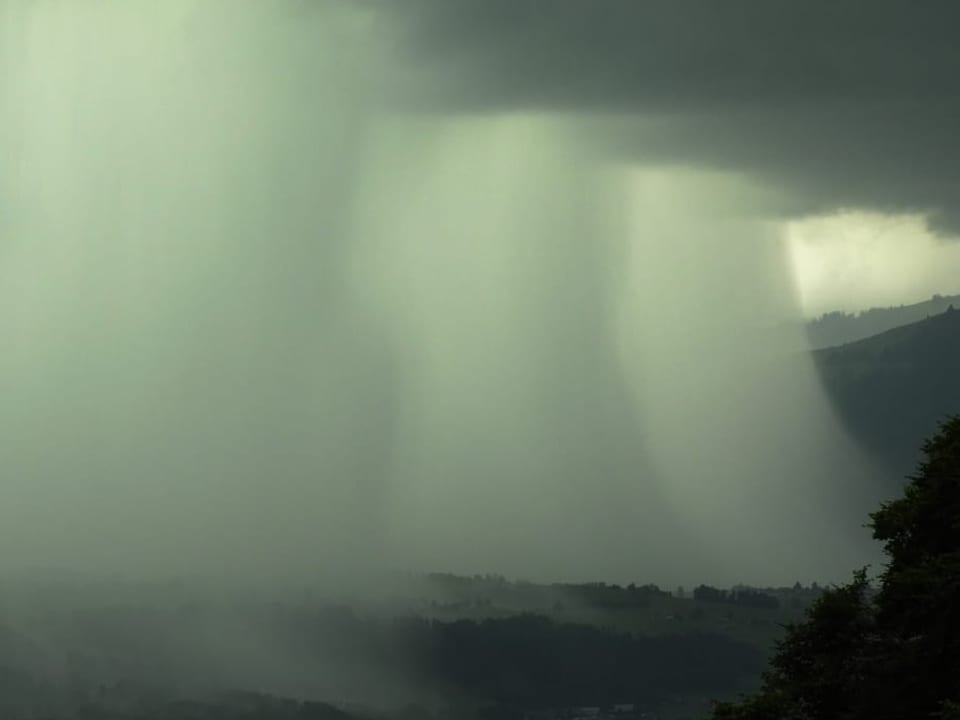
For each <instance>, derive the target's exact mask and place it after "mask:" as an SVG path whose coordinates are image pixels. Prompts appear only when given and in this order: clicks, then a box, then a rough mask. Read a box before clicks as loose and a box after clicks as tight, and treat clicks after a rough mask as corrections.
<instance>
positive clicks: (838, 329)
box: [806, 295, 960, 349]
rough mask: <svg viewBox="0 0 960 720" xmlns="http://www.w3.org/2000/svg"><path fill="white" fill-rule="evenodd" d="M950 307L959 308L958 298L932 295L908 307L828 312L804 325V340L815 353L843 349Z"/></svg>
mask: <svg viewBox="0 0 960 720" xmlns="http://www.w3.org/2000/svg"><path fill="white" fill-rule="evenodd" d="M951 305H952V306H954V307H956V308H960V295H933V296H932V297H931V298H930V299H929V300H923V301H922V302H918V303H913V304H911V305H898V306H895V307H893V306H892V307H874V308H870V309H868V310H861V311H860V312H859V313H846V312H843V311H839V310H838V311H834V312H828V313H824V314H823V315H820V316H819V317H817V318H815V319H813V320H810V321H809V322H808V323H807V324H806V332H807V338H808V340H809V342H810V346H811V347H813V348H817V349H819V348H827V347H833V346H835V345H843V344H846V343H850V342H855V341H857V340H863V339H865V338H869V337H872V336H874V335H879V334H880V333H883V332H886V331H887V330H892V329H893V328H896V327H900V326H901V325H910V324H912V323H915V322H919V321H921V320H924V319H926V318H927V317H929V316H931V315H939V314H940V313H943V312H946V310H947V308H949V307H950V306H951Z"/></svg>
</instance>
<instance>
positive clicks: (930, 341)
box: [813, 303, 960, 478]
mask: <svg viewBox="0 0 960 720" xmlns="http://www.w3.org/2000/svg"><path fill="white" fill-rule="evenodd" d="M957 307H958V308H960V303H958V304H957ZM813 355H814V358H815V362H816V365H817V368H818V370H819V372H820V375H821V378H822V380H823V383H824V386H825V387H826V389H827V390H828V392H829V395H830V397H831V399H832V400H833V402H834V404H835V406H836V408H837V411H838V412H839V414H840V415H841V417H842V418H843V419H844V421H845V422H846V423H847V426H848V427H849V429H850V431H851V432H852V433H853V434H854V435H855V436H856V437H857V438H858V439H859V440H860V441H861V442H863V443H864V444H865V445H866V447H867V448H868V449H870V450H871V451H873V452H875V453H876V454H877V455H878V456H879V457H881V458H883V459H884V460H885V461H886V462H887V463H888V464H889V466H890V468H891V470H893V471H895V473H896V477H898V478H902V477H903V476H904V475H906V474H907V473H909V472H910V471H911V469H912V468H913V467H914V466H915V463H916V461H917V459H918V451H917V448H919V447H920V444H921V442H922V440H923V438H924V437H927V436H929V435H930V434H931V433H932V432H934V431H935V430H936V428H937V423H938V422H939V421H941V420H942V419H943V418H944V417H945V416H946V415H947V414H949V413H953V412H956V409H957V408H958V407H960V373H958V372H957V370H958V368H960V309H956V310H953V309H948V310H947V311H946V312H943V313H941V314H939V315H933V316H931V317H929V318H926V319H924V320H922V321H920V322H915V323H912V324H910V325H905V326H902V327H897V328H895V329H893V330H888V331H886V332H883V333H880V334H878V335H875V336H873V337H870V338H867V339H864V340H859V341H857V342H852V343H847V344H845V345H841V346H838V347H831V348H825V349H822V350H818V351H816V352H814V353H813Z"/></svg>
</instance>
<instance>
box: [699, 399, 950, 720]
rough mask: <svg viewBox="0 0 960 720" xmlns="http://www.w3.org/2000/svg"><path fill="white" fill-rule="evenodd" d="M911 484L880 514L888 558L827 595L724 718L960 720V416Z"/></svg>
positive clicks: (876, 524) (928, 447) (930, 444)
mask: <svg viewBox="0 0 960 720" xmlns="http://www.w3.org/2000/svg"><path fill="white" fill-rule="evenodd" d="M923 452H924V456H925V460H924V461H923V462H922V463H921V464H920V467H919V469H918V471H917V473H916V475H914V476H913V477H911V478H910V481H909V483H908V485H907V487H906V489H905V491H904V494H903V497H902V498H900V499H898V500H895V501H893V502H890V503H887V504H885V505H883V506H882V507H881V509H880V510H879V511H877V512H875V513H873V514H872V515H871V527H872V528H873V534H874V537H875V538H876V539H877V540H880V541H882V542H883V543H884V552H885V553H886V554H887V556H888V557H889V562H888V564H887V566H886V569H885V570H884V572H883V573H882V574H881V576H880V587H879V590H878V591H876V592H873V591H872V590H871V588H870V586H869V584H868V582H867V578H866V572H865V571H863V570H861V571H859V572H857V573H855V574H854V578H853V581H852V582H851V583H849V584H847V585H842V586H840V587H835V588H831V589H829V590H827V591H825V592H824V593H823V594H822V595H821V596H820V598H819V599H818V600H817V601H816V603H814V605H813V607H812V608H811V609H810V610H809V611H808V615H807V618H806V620H805V621H804V622H802V623H799V624H797V625H793V626H790V627H788V628H787V633H786V636H785V638H784V639H783V641H782V642H781V643H780V644H779V646H778V648H777V651H776V653H775V655H774V657H773V659H772V661H771V664H770V668H769V669H768V670H767V671H766V673H765V674H764V678H763V686H762V688H761V690H760V691H759V692H758V693H757V694H756V695H753V696H751V697H747V698H744V699H742V700H741V701H739V702H735V703H719V704H718V705H717V706H716V708H715V710H714V714H713V717H714V719H715V720H785V719H789V720H844V719H849V720H907V719H908V718H910V719H912V718H918V719H919V718H940V719H941V720H943V719H944V718H960V418H956V417H955V418H951V419H949V420H948V421H947V422H945V423H944V424H943V425H942V426H941V431H940V433H939V434H937V435H936V436H935V437H934V438H932V439H931V440H929V441H927V442H926V443H925V444H924V447H923Z"/></svg>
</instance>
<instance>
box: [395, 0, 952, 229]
mask: <svg viewBox="0 0 960 720" xmlns="http://www.w3.org/2000/svg"><path fill="white" fill-rule="evenodd" d="M384 7H386V8H387V10H386V13H387V16H388V17H389V19H390V20H391V22H393V23H395V24H396V27H397V28H398V29H399V38H400V40H399V43H398V51H397V52H398V55H399V56H400V57H402V58H403V59H404V60H405V61H406V62H404V63H398V64H397V67H401V68H403V73H404V76H403V78H402V80H399V81H397V82H396V83H395V84H394V87H396V88H399V89H400V92H401V93H403V94H404V97H405V98H407V99H408V100H409V98H411V97H413V98H416V99H417V101H418V102H419V103H420V106H421V107H431V108H436V109H439V110H445V111H466V112H499V111H518V110H519V111H557V112H580V113H585V114H590V115H602V116H607V117H609V116H617V117H618V118H619V120H618V121H611V122H610V123H609V124H607V125H598V126H597V132H596V134H597V135H598V136H600V137H601V138H602V139H603V140H604V141H605V142H612V143H613V145H614V147H615V148H616V149H617V150H618V151H619V152H622V153H624V154H626V155H627V156H630V155H635V156H636V157H637V158H638V159H643V160H647V161H649V160H654V161H661V162H684V163H693V164H701V165H703V164H706V165H714V166H718V167H727V168H731V169H736V170H744V171H747V172H750V173H753V174H756V175H760V176H762V177H765V178H769V179H771V180H773V181H774V182H775V183H776V184H778V185H779V186H781V187H782V188H783V189H785V190H787V191H788V192H789V193H790V194H792V196H793V200H792V202H793V203H795V204H794V205H793V206H792V207H789V208H785V209H786V210H787V211H788V212H814V211H820V210H827V209H834V208H837V207H844V206H865V207H870V208H874V209H880V210H887V211H893V212H896V211H923V212H927V213H928V215H929V217H930V220H931V225H932V226H933V227H935V228H936V229H938V230H939V231H942V232H954V231H956V230H957V229H958V228H960V217H958V216H960V204H958V200H957V191H958V188H960V170H958V167H960V157H958V156H960V150H958V148H960V145H958V144H957V143H956V142H955V135H954V133H955V131H954V128H955V127H957V120H958V119H960V72H958V71H960V43H957V42H956V35H955V30H956V27H957V22H958V21H960V3H956V2H952V1H949V0H931V1H929V2H922V3H917V2H906V1H904V0H897V1H891V0H850V1H848V2H825V1H823V0H818V1H815V2H797V1H795V0H789V1H788V0H730V1H728V2H713V1H711V0H669V1H652V2H641V1H640V0H604V1H601V2H588V1H587V0H464V1H462V2H449V0H442V1H441V0H414V1H412V2H410V1H407V2H403V3H396V4H393V3H390V4H386V5H385V6H384ZM637 115H642V116H644V117H645V118H646V122H644V123H643V124H639V123H636V122H632V121H628V120H627V119H626V118H629V119H630V120H633V119H635V118H636V116H637Z"/></svg>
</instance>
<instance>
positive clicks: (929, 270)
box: [786, 212, 960, 316]
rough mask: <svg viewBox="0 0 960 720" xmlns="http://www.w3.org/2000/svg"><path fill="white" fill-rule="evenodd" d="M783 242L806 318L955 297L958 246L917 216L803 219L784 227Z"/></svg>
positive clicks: (848, 214) (847, 214) (959, 276)
mask: <svg viewBox="0 0 960 720" xmlns="http://www.w3.org/2000/svg"><path fill="white" fill-rule="evenodd" d="M786 238H787V245H788V247H789V252H790V257H791V260H792V263H793V272H794V277H795V282H796V285H797V292H798V295H799V298H800V302H801V305H802V307H803V311H804V314H806V315H808V316H816V315H820V314H821V313H824V312H829V311H832V310H844V311H846V312H856V311H858V310H864V309H867V308H870V307H882V306H888V305H908V304H911V303H914V302H919V301H921V300H924V299H926V298H929V297H930V296H931V295H933V294H935V293H940V294H944V295H946V294H953V293H957V292H960V243H957V242H952V241H948V240H942V239H940V238H938V237H936V236H934V235H933V234H932V233H931V232H930V230H929V229H928V227H927V223H926V220H925V219H924V217H923V216H922V215H919V214H911V215H884V214H881V213H868V212H841V213H837V214H833V215H828V216H820V217H813V218H807V219H803V220H796V221H793V222H790V223H788V224H787V227H786Z"/></svg>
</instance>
